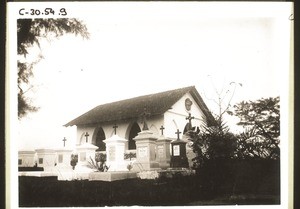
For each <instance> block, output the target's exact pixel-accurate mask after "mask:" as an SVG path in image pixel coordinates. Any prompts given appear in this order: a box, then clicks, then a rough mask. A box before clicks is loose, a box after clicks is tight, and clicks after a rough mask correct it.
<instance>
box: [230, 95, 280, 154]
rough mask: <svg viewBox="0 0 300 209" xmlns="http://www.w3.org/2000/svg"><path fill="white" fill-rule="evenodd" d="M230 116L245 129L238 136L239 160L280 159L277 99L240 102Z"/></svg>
mask: <svg viewBox="0 0 300 209" xmlns="http://www.w3.org/2000/svg"><path fill="white" fill-rule="evenodd" d="M230 114H234V115H236V116H238V117H239V118H240V122H239V123H238V125H241V126H243V127H244V128H245V131H244V132H243V133H241V134H239V135H238V150H237V155H238V156H239V157H240V158H247V157H255V158H272V159H277V158H279V157H280V148H279V142H280V105H279V97H275V98H272V97H270V98H262V99H259V100H256V101H243V102H240V103H239V104H237V105H235V106H234V113H232V112H230Z"/></svg>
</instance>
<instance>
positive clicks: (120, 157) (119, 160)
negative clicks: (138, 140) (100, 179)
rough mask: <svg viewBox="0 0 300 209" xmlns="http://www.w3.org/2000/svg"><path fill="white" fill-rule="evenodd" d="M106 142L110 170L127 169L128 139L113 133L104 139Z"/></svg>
mask: <svg viewBox="0 0 300 209" xmlns="http://www.w3.org/2000/svg"><path fill="white" fill-rule="evenodd" d="M103 142H105V144H106V165H107V166H108V167H109V169H108V171H127V164H126V161H125V160H124V153H125V143H126V142H127V140H126V139H123V138H121V137H119V136H118V135H116V134H115V135H113V136H112V137H111V138H108V139H106V140H103Z"/></svg>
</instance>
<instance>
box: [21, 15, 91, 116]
mask: <svg viewBox="0 0 300 209" xmlns="http://www.w3.org/2000/svg"><path fill="white" fill-rule="evenodd" d="M67 33H69V34H75V35H76V36H77V35H80V36H82V37H83V38H88V37H89V33H88V32H87V28H86V26H85V25H84V24H83V23H82V22H81V21H79V20H77V19H74V18H59V19H51V18H48V19H18V22H17V36H18V41H17V43H18V45H17V50H18V55H19V59H18V65H17V67H18V89H19V91H18V117H19V119H21V118H22V117H24V116H26V115H27V114H28V113H29V112H35V111H37V110H38V109H39V108H37V107H35V106H34V105H32V102H31V99H30V98H29V96H28V94H26V93H27V92H29V91H30V90H31V89H32V88H33V86H32V85H31V84H30V78H31V77H32V76H33V66H34V65H35V64H36V63H37V62H39V61H40V60H41V59H42V58H43V56H42V55H41V54H40V55H39V56H38V58H37V59H36V60H35V61H33V62H31V63H27V61H26V56H27V55H28V53H29V52H28V49H29V48H31V47H33V46H38V47H40V41H41V40H42V39H48V38H49V37H50V36H54V37H56V38H58V37H60V36H63V35H65V34H67ZM24 58H25V61H24V60H22V59H24Z"/></svg>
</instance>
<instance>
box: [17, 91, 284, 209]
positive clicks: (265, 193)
mask: <svg viewBox="0 0 300 209" xmlns="http://www.w3.org/2000/svg"><path fill="white" fill-rule="evenodd" d="M170 93H172V96H173V98H171V97H170V96H169V97H168V96H167V95H170ZM174 95H175V96H174ZM162 98H166V100H167V101H165V103H164V104H167V103H168V102H169V104H167V105H166V106H162V107H160V108H159V107H158V106H157V101H156V100H158V101H160V102H161V100H162ZM170 98H171V99H170ZM147 99H149V100H147ZM170 100H171V101H170ZM151 102H152V104H151ZM140 103H142V104H140ZM145 103H147V105H148V106H147V107H148V108H145V105H144V104H145ZM120 104H121V105H120ZM122 104H123V105H122ZM124 104H129V106H131V108H132V110H134V112H131V111H132V110H128V109H126V111H127V112H126V111H123V112H122V113H120V114H119V116H118V117H119V118H118V119H119V122H118V125H117V122H116V119H117V118H116V116H112V117H115V118H113V119H114V120H109V119H111V118H109V117H107V116H106V114H107V112H109V111H108V108H111V107H113V108H111V109H113V110H114V111H117V112H118V110H117V109H118V108H121V109H124ZM133 104H136V106H133ZM193 104H195V105H193ZM114 105H115V107H114ZM107 106H108V105H104V106H100V108H99V107H97V108H95V109H93V110H91V111H89V112H87V113H85V114H83V115H82V116H79V117H78V118H76V119H74V120H72V121H70V122H69V123H67V124H66V126H68V125H76V126H77V142H78V143H77V145H76V150H72V149H69V148H68V147H66V142H67V139H66V138H65V137H64V138H63V140H62V142H63V146H62V147H59V148H57V149H50V148H38V149H35V150H19V160H18V163H19V172H18V175H19V206H21V207H76V206H90V207H93V206H134V205H139V206H184V205H186V206H188V205H236V204H240V205H245V204H254V205H260V204H271V205H272V204H280V165H279V161H272V160H239V159H226V160H224V161H220V160H219V161H218V162H216V161H213V160H211V161H210V163H207V164H205V166H204V167H201V168H200V169H199V168H198V169H196V168H195V167H194V166H193V158H194V157H195V156H196V153H195V152H193V150H192V146H191V140H190V136H191V135H190V133H191V132H192V131H193V130H192V129H193V125H192V121H195V123H197V124H196V125H197V126H199V124H198V123H206V124H210V125H213V120H212V116H211V115H210V114H209V112H208V111H207V110H206V108H205V107H206V106H205V104H204V103H203V101H202V100H201V98H200V97H199V94H198V93H197V91H196V90H195V88H194V87H188V88H183V89H177V90H173V91H171V92H163V93H159V94H155V95H150V96H144V97H141V98H140V97H139V98H134V99H133V100H125V101H121V102H118V104H117V105H116V104H109V106H110V107H107ZM132 106H133V107H132ZM152 107H153V109H152ZM102 109H104V110H105V111H102ZM149 112H150V113H149ZM158 113H159V114H160V115H157V114H158ZM192 113H193V115H192ZM134 114H135V115H136V118H135V120H132V118H128V117H129V116H130V117H131V116H132V115H134ZM121 116H122V117H123V118H122V117H121ZM202 116H205V118H206V120H204V121H203V120H201V118H203V117H202ZM99 118H100V119H99ZM138 118H141V119H142V120H141V121H140V122H139V121H138ZM104 119H106V121H103V120H104ZM95 120H96V121H95ZM162 122H163V123H162ZM96 123H97V124H96ZM95 124H96V125H95ZM158 124H162V125H160V128H157V127H159V126H158ZM140 127H141V128H140ZM180 127H182V128H180ZM158 129H159V131H158ZM181 130H182V131H181ZM89 133H90V134H89ZM174 135H175V137H174ZM106 136H109V137H106ZM216 165H217V166H216ZM257 171H259V172H257Z"/></svg>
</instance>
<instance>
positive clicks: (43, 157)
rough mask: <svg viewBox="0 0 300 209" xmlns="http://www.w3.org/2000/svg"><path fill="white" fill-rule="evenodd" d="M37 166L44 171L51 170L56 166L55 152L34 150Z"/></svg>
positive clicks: (51, 150)
mask: <svg viewBox="0 0 300 209" xmlns="http://www.w3.org/2000/svg"><path fill="white" fill-rule="evenodd" d="M35 151H36V154H37V165H38V167H43V168H44V171H46V170H48V169H50V170H51V169H52V168H53V167H54V166H55V165H56V152H55V151H54V150H53V149H36V150H35Z"/></svg>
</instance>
